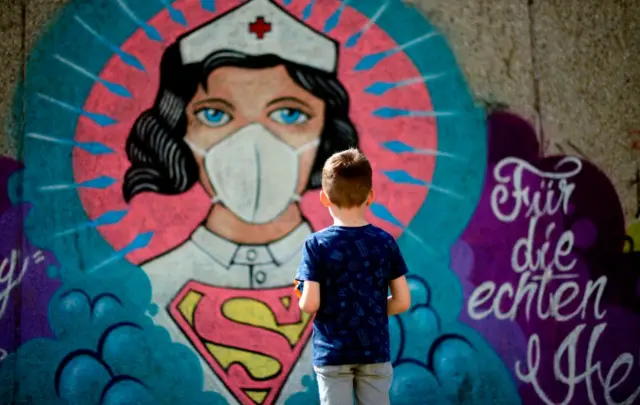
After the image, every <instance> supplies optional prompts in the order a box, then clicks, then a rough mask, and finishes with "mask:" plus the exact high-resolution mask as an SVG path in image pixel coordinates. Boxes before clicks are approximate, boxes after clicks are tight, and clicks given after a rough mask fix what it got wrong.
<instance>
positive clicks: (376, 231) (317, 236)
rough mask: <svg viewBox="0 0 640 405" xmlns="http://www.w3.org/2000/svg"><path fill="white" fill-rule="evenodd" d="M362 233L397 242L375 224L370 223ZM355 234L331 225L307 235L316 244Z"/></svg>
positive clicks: (384, 240) (388, 241) (385, 240)
mask: <svg viewBox="0 0 640 405" xmlns="http://www.w3.org/2000/svg"><path fill="white" fill-rule="evenodd" d="M362 233H363V234H365V235H366V236H369V237H374V238H379V239H380V240H381V242H386V243H395V238H394V237H393V235H391V234H390V233H389V232H387V231H385V230H384V229H382V228H379V227H377V226H375V225H369V226H367V227H366V228H364V229H362ZM352 236H353V235H352V234H345V233H343V232H340V229H339V228H336V227H334V226H329V227H327V228H324V229H321V230H319V231H317V232H314V233H312V234H311V235H309V236H308V237H307V243H311V244H314V245H323V244H330V243H332V242H336V241H340V240H342V239H349V238H351V237H352Z"/></svg>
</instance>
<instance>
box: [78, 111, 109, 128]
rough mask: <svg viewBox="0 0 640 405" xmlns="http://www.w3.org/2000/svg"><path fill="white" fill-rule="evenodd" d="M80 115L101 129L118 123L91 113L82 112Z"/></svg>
mask: <svg viewBox="0 0 640 405" xmlns="http://www.w3.org/2000/svg"><path fill="white" fill-rule="evenodd" d="M82 115H84V116H85V117H87V118H89V119H90V120H91V121H93V122H95V123H96V124H98V125H100V126H101V127H107V126H109V125H113V124H115V123H117V122H118V121H116V120H114V119H113V118H111V117H109V116H108V115H105V114H97V113H92V112H88V111H83V112H82Z"/></svg>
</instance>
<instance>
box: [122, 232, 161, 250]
mask: <svg viewBox="0 0 640 405" xmlns="http://www.w3.org/2000/svg"><path fill="white" fill-rule="evenodd" d="M151 238H153V232H144V233H141V234H138V235H137V236H136V237H135V239H133V241H131V243H129V244H128V245H127V246H125V247H124V249H122V250H121V251H120V252H121V253H125V252H126V253H125V254H128V253H130V252H133V251H134V250H138V249H142V248H144V247H147V245H149V242H151Z"/></svg>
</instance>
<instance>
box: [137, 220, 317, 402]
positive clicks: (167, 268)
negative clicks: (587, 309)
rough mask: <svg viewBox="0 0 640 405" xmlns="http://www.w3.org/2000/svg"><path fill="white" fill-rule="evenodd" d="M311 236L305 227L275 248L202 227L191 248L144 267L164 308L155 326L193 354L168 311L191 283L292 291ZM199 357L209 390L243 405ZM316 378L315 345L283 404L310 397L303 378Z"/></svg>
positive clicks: (302, 358) (289, 385) (282, 396)
mask: <svg viewBox="0 0 640 405" xmlns="http://www.w3.org/2000/svg"><path fill="white" fill-rule="evenodd" d="M311 233H312V230H311V228H310V226H309V225H308V224H307V223H303V224H301V225H300V226H298V227H297V228H296V229H295V230H293V231H292V232H291V233H289V234H288V235H286V236H285V237H284V238H282V239H280V240H278V241H275V242H273V243H270V244H267V245H238V244H236V243H233V242H230V241H228V240H226V239H224V238H222V237H220V236H217V235H215V234H213V233H211V232H210V231H209V230H207V229H206V228H204V227H202V226H200V227H198V228H197V229H196V230H195V231H194V232H193V234H192V235H191V237H190V238H189V239H188V240H187V241H186V242H184V243H182V244H181V245H179V246H178V247H176V248H175V249H173V250H171V251H169V252H167V253H166V254H164V255H162V256H159V257H157V258H155V259H153V260H151V261H149V262H147V263H145V264H143V265H142V269H143V270H144V271H145V272H146V273H147V275H148V276H149V278H150V280H151V286H152V300H153V302H154V303H155V304H156V305H157V306H158V313H157V314H156V316H155V317H154V318H153V319H154V322H155V323H156V324H157V325H160V326H163V327H164V328H166V329H167V331H168V332H169V334H170V336H171V338H172V340H173V341H174V342H177V343H181V344H184V345H185V346H187V347H191V348H193V345H192V344H191V342H190V341H189V339H188V338H187V336H185V334H184V333H183V332H182V331H181V330H180V328H179V326H178V325H177V324H176V323H175V321H174V320H173V319H172V317H171V315H170V314H169V312H168V311H167V307H168V305H169V304H170V303H171V301H172V300H173V299H174V297H175V296H176V295H177V293H178V292H180V291H181V290H182V289H183V287H184V285H185V284H186V283H187V282H188V281H189V280H195V281H198V282H200V283H204V284H210V285H213V286H216V287H230V288H251V289H262V288H273V287H284V286H290V285H292V283H293V279H294V277H295V273H296V270H297V268H298V265H299V264H300V259H301V255H302V245H303V244H304V241H305V240H306V238H307V236H309V235H310V234H311ZM194 350H195V349H194ZM195 351H196V352H197V350H195ZM197 355H198V358H199V359H200V362H201V364H202V369H203V371H204V390H205V391H215V392H217V393H219V394H220V395H222V396H223V397H224V398H225V399H226V400H227V401H228V402H229V404H238V401H237V399H236V398H235V397H234V396H233V395H232V394H231V393H230V392H229V390H228V389H227V388H226V386H225V385H224V384H223V383H222V381H220V379H219V378H218V376H217V375H216V374H215V373H214V372H213V370H212V369H211V366H209V364H208V363H207V361H206V360H204V359H203V358H202V356H201V355H200V354H199V353H197ZM311 372H312V368H311V339H310V340H309V341H308V342H307V344H306V347H305V348H304V349H303V351H302V354H301V356H300V357H299V360H298V361H297V363H296V364H295V366H294V367H293V369H292V371H291V374H290V375H289V377H288V379H287V381H286V382H285V384H284V386H283V388H282V390H281V391H280V395H279V396H278V400H277V403H278V404H281V403H284V400H285V399H286V398H288V397H289V396H291V395H292V394H294V393H296V392H300V391H304V390H305V387H304V386H303V385H302V376H303V375H304V374H310V373H311Z"/></svg>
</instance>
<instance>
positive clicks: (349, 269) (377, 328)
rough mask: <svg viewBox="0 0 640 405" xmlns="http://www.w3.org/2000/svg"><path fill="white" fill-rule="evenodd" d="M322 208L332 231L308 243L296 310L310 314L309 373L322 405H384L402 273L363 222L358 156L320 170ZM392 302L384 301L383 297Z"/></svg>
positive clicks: (389, 249)
mask: <svg viewBox="0 0 640 405" xmlns="http://www.w3.org/2000/svg"><path fill="white" fill-rule="evenodd" d="M320 201H321V202H322V204H323V205H324V206H325V207H327V208H328V209H329V212H330V213H331V216H332V217H333V221H334V222H333V226H331V227H329V228H326V229H324V230H322V231H320V232H316V233H314V234H313V235H311V236H309V238H308V239H307V240H306V242H305V244H304V248H303V254H302V262H301V263H300V267H299V268H298V271H297V274H296V282H297V283H298V287H299V288H300V289H301V290H302V294H301V297H300V302H299V305H300V309H301V310H303V311H305V312H308V313H315V314H316V315H315V319H314V322H313V368H314V370H315V372H316V375H317V379H318V388H319V391H320V402H321V403H322V405H349V404H353V397H354V391H355V398H356V401H357V403H358V404H362V405H389V403H390V401H389V389H390V388H391V380H392V375H393V368H392V366H391V362H390V355H389V328H388V317H389V316H391V315H396V314H399V313H401V312H404V311H406V310H407V309H409V306H410V305H411V295H410V292H409V287H408V285H407V280H406V278H405V274H406V273H407V266H406V264H405V262H404V259H403V258H402V255H401V254H400V250H399V249H398V245H397V244H396V242H395V240H394V238H393V237H392V236H391V235H389V234H388V233H387V232H385V231H383V230H382V229H380V228H377V227H375V226H373V225H370V224H368V223H367V221H366V219H365V213H366V211H367V207H368V206H369V205H371V202H372V201H373V190H372V170H371V165H370V164H369V161H368V160H367V158H366V157H365V156H364V155H363V154H362V153H360V152H359V151H357V150H355V149H349V150H347V151H344V152H340V153H337V154H335V155H333V156H331V157H330V158H329V160H327V162H326V163H325V165H324V168H323V169H322V192H321V193H320ZM389 289H390V290H391V295H390V296H389V297H387V292H388V291H389Z"/></svg>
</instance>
